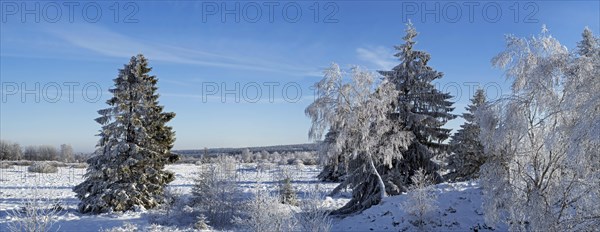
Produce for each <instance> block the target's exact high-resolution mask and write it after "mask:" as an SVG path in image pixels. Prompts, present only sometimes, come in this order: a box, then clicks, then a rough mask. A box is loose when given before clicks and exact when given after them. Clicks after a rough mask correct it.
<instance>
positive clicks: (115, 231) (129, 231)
mask: <svg viewBox="0 0 600 232" xmlns="http://www.w3.org/2000/svg"><path fill="white" fill-rule="evenodd" d="M134 231H139V228H138V226H137V225H135V224H133V223H130V222H126V223H124V224H123V225H122V226H119V227H113V228H110V229H104V230H102V232H134Z"/></svg>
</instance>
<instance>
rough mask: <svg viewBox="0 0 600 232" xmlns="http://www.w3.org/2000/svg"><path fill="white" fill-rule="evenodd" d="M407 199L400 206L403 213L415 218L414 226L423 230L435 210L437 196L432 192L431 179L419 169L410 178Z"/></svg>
mask: <svg viewBox="0 0 600 232" xmlns="http://www.w3.org/2000/svg"><path fill="white" fill-rule="evenodd" d="M411 180H412V182H413V185H412V186H411V187H410V188H409V192H408V193H407V199H406V201H405V202H404V203H403V204H402V206H403V208H404V211H405V212H407V213H408V214H409V215H412V216H413V217H415V219H416V221H415V223H414V224H415V226H418V227H419V229H421V230H423V229H424V226H425V224H426V220H427V219H428V217H429V216H430V215H429V214H430V213H431V212H433V211H435V210H437V202H436V199H437V195H436V194H435V193H434V192H433V191H434V189H433V187H432V185H431V184H432V180H431V178H430V177H429V176H428V175H426V174H425V171H424V170H423V169H419V170H418V171H417V172H416V173H415V174H414V175H413V176H412V177H411Z"/></svg>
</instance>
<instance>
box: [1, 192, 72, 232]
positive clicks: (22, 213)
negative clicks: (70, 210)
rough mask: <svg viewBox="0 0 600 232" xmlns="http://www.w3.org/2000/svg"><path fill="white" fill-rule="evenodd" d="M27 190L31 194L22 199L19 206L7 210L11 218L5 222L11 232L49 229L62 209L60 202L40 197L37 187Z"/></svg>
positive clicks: (34, 231) (36, 231)
mask: <svg viewBox="0 0 600 232" xmlns="http://www.w3.org/2000/svg"><path fill="white" fill-rule="evenodd" d="M28 191H30V192H32V193H33V195H32V197H30V198H27V199H25V200H23V202H22V207H21V208H19V209H13V210H8V211H7V214H8V216H9V217H10V218H11V220H10V221H9V222H8V223H7V226H8V230H9V231H11V232H23V231H25V232H38V231H50V229H52V228H53V225H54V223H55V222H56V220H57V218H58V216H60V214H61V212H62V210H63V208H62V207H61V206H60V202H58V201H55V200H51V199H49V198H40V197H39V196H40V194H39V193H38V191H37V189H30V190H28ZM57 229H58V228H57Z"/></svg>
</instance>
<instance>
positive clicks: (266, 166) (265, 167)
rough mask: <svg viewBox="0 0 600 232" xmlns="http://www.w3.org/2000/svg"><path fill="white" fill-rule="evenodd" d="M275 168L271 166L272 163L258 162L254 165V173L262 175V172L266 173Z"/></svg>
mask: <svg viewBox="0 0 600 232" xmlns="http://www.w3.org/2000/svg"><path fill="white" fill-rule="evenodd" d="M274 167H275V165H273V164H272V163H269V162H263V161H260V162H258V163H256V171H258V172H260V173H263V172H267V171H269V170H271V169H273V168H274Z"/></svg>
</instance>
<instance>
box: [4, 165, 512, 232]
mask: <svg viewBox="0 0 600 232" xmlns="http://www.w3.org/2000/svg"><path fill="white" fill-rule="evenodd" d="M205 167H206V166H198V165H193V164H176V165H169V166H167V169H168V170H171V171H173V172H174V173H176V179H175V181H173V182H172V183H171V184H170V185H169V189H170V190H171V191H172V192H177V193H179V194H182V195H183V196H190V195H191V190H192V186H193V183H194V178H195V176H196V174H197V172H198V171H199V170H200V168H205ZM282 169H285V170H287V172H288V173H291V174H292V176H293V179H294V181H293V182H292V183H293V186H294V188H295V189H296V190H297V191H298V196H299V197H300V198H302V197H303V195H304V194H303V193H307V192H310V191H312V190H313V189H314V188H315V187H317V185H318V188H319V189H320V190H321V191H325V192H329V191H330V190H332V189H333V188H335V186H336V184H335V183H323V182H319V181H317V179H316V176H317V174H318V173H319V170H320V168H319V167H317V166H291V165H284V166H272V167H270V168H269V169H267V170H264V171H258V170H257V168H256V165H255V164H238V168H237V171H238V174H239V175H238V176H239V177H238V180H237V182H238V185H239V186H240V187H242V191H244V192H253V191H254V189H255V188H256V187H257V186H260V187H261V188H263V189H265V188H266V189H268V190H269V191H271V192H276V191H278V187H277V184H278V182H277V178H278V175H279V171H280V170H282ZM84 173H85V169H81V168H69V167H62V168H59V171H58V173H51V174H40V173H31V172H28V171H27V166H13V167H12V168H9V169H0V196H1V197H0V231H6V230H7V226H8V224H7V223H8V222H10V221H11V220H15V218H12V217H11V214H10V213H9V212H10V211H11V210H13V209H19V208H20V207H22V206H23V204H24V202H25V201H26V199H30V198H34V197H38V198H42V199H49V201H47V202H50V203H54V202H55V201H59V202H60V204H61V206H62V207H63V208H64V210H63V211H61V213H60V214H59V216H58V218H57V221H56V223H55V224H54V226H53V227H52V230H59V231H99V230H103V229H110V228H113V227H121V226H123V225H125V224H126V223H130V224H134V225H136V226H137V228H150V227H151V222H150V218H151V217H152V214H153V210H148V211H146V210H141V211H139V212H127V213H106V214H101V215H82V214H80V213H79V212H77V210H76V209H77V203H78V200H77V199H76V198H75V194H74V193H73V191H72V190H71V189H72V187H73V186H75V185H77V184H78V183H80V182H81V181H83V174H84ZM435 190H436V192H437V194H438V196H439V197H438V199H437V202H438V204H437V205H438V210H437V211H436V212H434V213H432V214H431V215H428V219H427V220H426V225H425V226H424V228H423V229H425V230H427V231H431V230H437V231H466V230H469V231H473V230H480V231H481V230H487V229H492V228H491V227H488V226H487V225H485V223H484V220H483V212H482V209H481V189H480V188H479V186H478V184H477V183H476V182H461V183H453V184H439V185H436V186H435ZM340 195H341V196H336V197H334V198H331V197H326V198H323V204H324V205H325V206H326V207H327V208H330V209H334V208H337V207H341V206H342V205H343V204H345V203H346V202H347V201H348V198H347V197H349V193H347V194H344V193H342V194H340ZM406 197H407V196H406V195H400V196H393V197H389V198H386V199H385V200H384V201H383V202H382V203H381V204H379V205H376V206H373V207H372V208H370V209H368V210H366V211H364V212H362V213H361V214H357V215H352V216H348V217H345V218H334V219H333V228H332V229H333V230H334V231H413V230H417V229H419V228H417V227H416V226H415V225H414V218H413V217H412V216H410V215H408V214H407V213H405V212H404V211H403V210H402V203H403V202H404V201H405V200H406ZM174 228H175V227H166V228H164V227H163V230H172V229H174ZM180 229H181V228H180ZM493 229H494V230H496V231H498V230H500V231H503V230H506V227H502V226H501V227H499V228H498V227H497V228H493Z"/></svg>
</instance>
